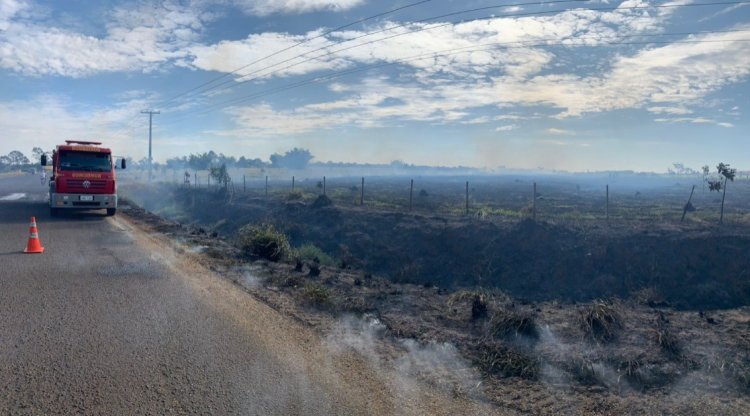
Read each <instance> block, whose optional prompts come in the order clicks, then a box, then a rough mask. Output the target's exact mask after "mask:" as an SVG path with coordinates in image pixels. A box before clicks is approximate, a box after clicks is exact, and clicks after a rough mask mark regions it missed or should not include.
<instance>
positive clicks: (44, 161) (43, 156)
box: [41, 155, 47, 166]
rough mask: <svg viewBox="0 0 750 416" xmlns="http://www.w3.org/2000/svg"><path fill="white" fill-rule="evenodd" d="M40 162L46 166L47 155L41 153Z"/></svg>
mask: <svg viewBox="0 0 750 416" xmlns="http://www.w3.org/2000/svg"><path fill="white" fill-rule="evenodd" d="M41 164H42V166H47V155H42V157H41Z"/></svg>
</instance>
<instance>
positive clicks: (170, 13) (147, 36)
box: [0, 0, 208, 78]
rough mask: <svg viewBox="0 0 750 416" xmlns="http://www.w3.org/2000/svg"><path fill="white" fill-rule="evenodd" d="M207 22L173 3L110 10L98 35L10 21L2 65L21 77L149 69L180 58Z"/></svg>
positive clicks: (0, 35) (2, 41)
mask: <svg viewBox="0 0 750 416" xmlns="http://www.w3.org/2000/svg"><path fill="white" fill-rule="evenodd" d="M4 1H7V0H4ZM206 18H208V17H207V16H205V15H201V14H200V12H198V11H194V10H192V9H191V8H190V7H185V6H180V5H178V4H176V3H172V2H166V3H163V4H160V5H159V7H155V8H152V7H149V8H140V7H137V5H131V6H130V7H121V8H117V9H115V10H114V11H112V12H111V16H109V23H108V24H107V28H106V35H105V36H101V37H95V36H90V35H85V34H82V33H78V32H75V31H72V30H69V29H65V28H59V27H47V26H46V25H43V24H41V23H33V22H30V21H28V20H19V19H15V20H14V19H11V20H9V21H8V22H7V23H6V29H5V30H4V31H2V32H0V67H2V68H7V69H10V70H12V71H15V72H18V73H21V74H25V75H32V76H39V75H62V76H67V77H74V78H77V77H84V76H89V75H93V74H97V73H101V72H113V71H145V72H148V71H153V70H156V69H158V68H159V67H160V66H161V65H163V64H165V63H168V62H170V61H172V60H174V59H178V58H180V57H182V56H184V54H185V53H184V51H183V49H184V48H185V47H186V46H188V45H189V44H190V43H191V42H193V41H195V40H196V36H197V33H199V32H200V30H201V29H202V25H203V19H206ZM0 22H1V20H0ZM0 24H1V23H0Z"/></svg>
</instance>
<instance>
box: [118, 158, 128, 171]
mask: <svg viewBox="0 0 750 416" xmlns="http://www.w3.org/2000/svg"><path fill="white" fill-rule="evenodd" d="M120 167H121V168H122V169H125V168H126V167H127V163H125V159H122V160H121V161H120Z"/></svg>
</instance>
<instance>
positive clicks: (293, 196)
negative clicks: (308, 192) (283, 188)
mask: <svg viewBox="0 0 750 416" xmlns="http://www.w3.org/2000/svg"><path fill="white" fill-rule="evenodd" d="M304 197H305V194H304V192H302V191H300V190H299V189H295V190H293V191H290V192H289V194H288V195H287V196H286V199H287V200H288V201H300V200H302V199H304Z"/></svg>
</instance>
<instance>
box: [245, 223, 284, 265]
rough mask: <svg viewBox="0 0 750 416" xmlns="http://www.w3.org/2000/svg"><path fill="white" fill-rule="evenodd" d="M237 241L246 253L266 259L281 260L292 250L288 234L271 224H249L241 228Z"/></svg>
mask: <svg viewBox="0 0 750 416" xmlns="http://www.w3.org/2000/svg"><path fill="white" fill-rule="evenodd" d="M237 241H238V243H239V246H240V248H241V249H242V250H243V251H244V252H245V253H246V254H249V255H251V256H256V257H260V258H263V259H266V260H271V261H279V260H282V259H284V258H287V257H288V256H289V254H290V252H291V248H290V246H289V240H288V239H287V237H286V235H284V233H282V232H281V231H278V230H277V229H276V228H274V226H273V225H271V224H261V225H256V224H248V225H246V226H244V227H242V228H240V230H239V232H238V234H237Z"/></svg>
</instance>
